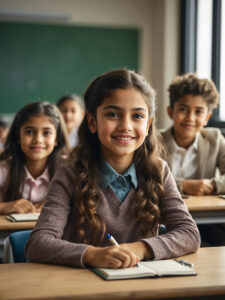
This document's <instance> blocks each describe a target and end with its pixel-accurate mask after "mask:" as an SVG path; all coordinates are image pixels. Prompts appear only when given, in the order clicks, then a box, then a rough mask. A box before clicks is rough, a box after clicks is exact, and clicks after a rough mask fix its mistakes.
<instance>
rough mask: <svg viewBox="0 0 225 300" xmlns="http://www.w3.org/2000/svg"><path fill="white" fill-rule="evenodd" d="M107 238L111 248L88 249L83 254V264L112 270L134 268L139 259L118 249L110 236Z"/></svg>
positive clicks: (127, 251)
mask: <svg viewBox="0 0 225 300" xmlns="http://www.w3.org/2000/svg"><path fill="white" fill-rule="evenodd" d="M107 238H108V239H109V240H110V242H111V243H112V244H113V246H110V247H103V248H98V247H90V248H88V249H87V250H86V252H85V253H84V256H83V263H84V264H85V265H89V266H93V267H102V268H112V269H117V268H130V267H135V266H136V264H137V263H138V261H139V258H138V257H137V256H136V255H135V254H134V253H132V252H131V251H130V250H129V249H126V248H124V247H120V245H119V244H118V243H117V242H116V240H115V239H114V238H113V237H112V236H110V235H107Z"/></svg>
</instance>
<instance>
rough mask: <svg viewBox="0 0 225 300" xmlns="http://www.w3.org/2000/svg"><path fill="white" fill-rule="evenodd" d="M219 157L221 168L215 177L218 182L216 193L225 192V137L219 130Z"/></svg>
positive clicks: (219, 167)
mask: <svg viewBox="0 0 225 300" xmlns="http://www.w3.org/2000/svg"><path fill="white" fill-rule="evenodd" d="M217 145H218V149H219V151H218V157H217V167H218V169H219V171H220V172H219V173H220V174H218V175H217V176H216V177H215V178H213V180H214V182H215V184H216V193H217V194H222V193H225V138H224V136H223V135H222V134H221V132H220V131H219V133H218V139H217Z"/></svg>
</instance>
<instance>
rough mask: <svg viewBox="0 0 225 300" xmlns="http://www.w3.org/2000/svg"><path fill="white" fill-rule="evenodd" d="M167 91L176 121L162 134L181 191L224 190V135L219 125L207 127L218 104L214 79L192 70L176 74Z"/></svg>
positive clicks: (206, 191)
mask: <svg viewBox="0 0 225 300" xmlns="http://www.w3.org/2000/svg"><path fill="white" fill-rule="evenodd" d="M168 91H169V96H170V106H169V107H168V108H167V112H168V115H169V117H170V118H171V119H172V121H173V125H172V127H170V128H169V129H167V130H165V131H162V132H161V134H162V137H163V142H164V144H165V145H166V149H167V162H168V164H169V167H170V169H171V171H172V173H173V175H174V177H175V179H176V183H177V186H178V188H179V190H180V192H181V193H184V194H188V195H209V194H220V193H225V139H224V137H223V135H222V134H221V132H220V130H219V129H217V128H204V126H206V125H207V123H208V120H209V118H210V117H211V115H212V111H213V109H214V108H216V107H217V105H218V97H219V95H218V91H217V89H216V87H215V85H214V83H213V82H212V81H211V80H208V79H200V78H198V77H197V75H195V74H192V73H189V74H186V75H183V76H177V77H175V78H174V80H173V81H172V83H171V84H170V86H169V88H168ZM217 169H218V170H219V171H220V175H219V176H216V171H217Z"/></svg>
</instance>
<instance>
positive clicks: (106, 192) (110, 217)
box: [26, 70, 200, 268]
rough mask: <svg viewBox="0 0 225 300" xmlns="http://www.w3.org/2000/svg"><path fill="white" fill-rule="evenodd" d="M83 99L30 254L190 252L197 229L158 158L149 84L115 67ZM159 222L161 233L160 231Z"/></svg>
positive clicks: (119, 261) (131, 258)
mask: <svg viewBox="0 0 225 300" xmlns="http://www.w3.org/2000/svg"><path fill="white" fill-rule="evenodd" d="M84 100H85V107H86V116H85V119H84V120H83V122H82V124H81V127H80V129H79V143H78V145H77V147H76V148H74V150H73V151H72V153H71V157H70V163H69V164H68V165H64V166H62V167H60V168H59V169H58V170H57V171H56V175H55V176H54V179H53V181H52V183H51V185H50V188H49V192H48V195H47V201H46V204H45V206H44V208H43V210H42V214H41V216H40V218H39V220H38V222H37V225H36V227H35V229H34V231H33V232H32V234H31V237H30V239H29V241H28V244H27V246H26V254H27V257H28V260H29V261H33V262H42V263H54V264H63V265H73V266H95V267H109V268H125V267H133V266H135V265H136V263H137V261H139V260H143V259H155V260H156V259H164V258H169V257H176V256H180V255H184V254H186V253H190V252H193V251H196V250H197V249H198V247H199V244H200V239H199V233H198V229H197V227H196V225H195V223H194V221H193V220H192V218H191V216H190V214H189V212H188V210H187V208H186V206H185V204H184V202H183V200H182V199H181V197H180V194H179V192H178V191H177V188H176V184H175V182H174V179H173V176H172V174H171V173H170V171H169V169H168V167H167V164H166V163H165V162H164V161H163V160H162V159H161V157H160V155H161V150H160V145H159V142H158V140H157V138H156V133H155V125H154V114H155V92H154V90H153V89H152V88H151V87H150V85H149V84H148V83H147V82H146V81H145V79H144V78H143V77H142V76H140V75H138V74H136V73H134V72H132V71H129V70H115V71H112V72H109V73H106V74H103V75H101V76H99V77H98V78H96V79H95V80H94V81H93V82H92V83H91V84H90V85H89V87H88V89H87V90H86V92H85V95H84ZM59 195H60V197H59ZM161 222H163V224H165V225H166V228H167V233H166V234H164V235H160V236H159V235H158V227H159V224H160V223H161ZM106 233H110V234H112V235H113V236H114V237H115V239H116V240H117V242H118V243H119V247H118V246H111V245H110V242H109V241H108V239H107V237H106Z"/></svg>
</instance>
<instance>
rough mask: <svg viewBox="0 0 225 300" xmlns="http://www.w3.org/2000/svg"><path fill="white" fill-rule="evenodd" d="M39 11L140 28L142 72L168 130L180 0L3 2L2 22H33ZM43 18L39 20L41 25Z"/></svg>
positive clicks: (159, 121)
mask: <svg viewBox="0 0 225 300" xmlns="http://www.w3.org/2000/svg"><path fill="white" fill-rule="evenodd" d="M1 12H2V13H4V12H5V13H7V12H11V13H14V12H17V13H23V14H24V15H25V14H26V15H27V16H25V17H23V18H21V17H20V18H19V17H17V18H15V17H13V18H12V17H9V16H8V17H1ZM37 12H40V13H47V12H48V13H53V12H55V13H65V14H66V15H68V18H67V19H66V20H64V21H63V22H65V23H69V24H70V23H71V24H77V25H89V26H91V25H93V26H119V27H123V26H124V27H135V28H139V29H140V30H141V41H140V57H139V62H140V70H139V71H140V72H141V73H143V74H144V75H145V77H146V79H147V80H149V81H150V83H151V84H152V85H153V87H154V88H155V89H156V90H157V94H158V113H157V124H158V127H167V126H168V125H169V124H170V122H169V119H168V117H167V115H166V106H167V104H168V95H167V92H166V89H167V87H168V84H169V83H170V81H171V80H172V78H173V77H174V76H175V75H176V74H177V72H178V61H179V57H178V42H179V40H178V37H179V0H1V1H0V18H1V19H3V18H4V19H22V20H28V21H29V20H32V19H33V18H32V14H35V13H37ZM29 16H30V17H29ZM41 19H42V18H40V20H37V21H39V22H40V21H41ZM42 21H43V20H42ZM44 22H46V20H45V21H44ZM48 22H50V19H49V21H48ZM53 22H57V21H54V20H53ZM61 22H62V21H61Z"/></svg>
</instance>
